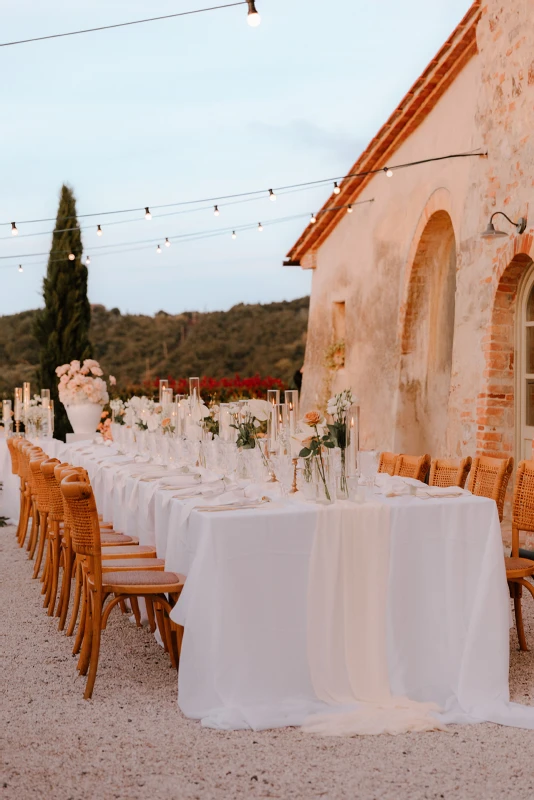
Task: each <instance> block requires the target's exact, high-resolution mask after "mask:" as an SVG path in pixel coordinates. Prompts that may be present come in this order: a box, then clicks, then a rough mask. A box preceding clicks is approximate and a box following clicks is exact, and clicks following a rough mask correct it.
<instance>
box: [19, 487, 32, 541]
mask: <svg viewBox="0 0 534 800" xmlns="http://www.w3.org/2000/svg"><path fill="white" fill-rule="evenodd" d="M21 520H22V521H21V526H20V535H19V537H18V542H19V547H23V546H24V541H25V539H26V535H27V533H28V523H29V521H30V505H29V502H28V498H27V496H26V492H24V500H23V511H22V518H21Z"/></svg>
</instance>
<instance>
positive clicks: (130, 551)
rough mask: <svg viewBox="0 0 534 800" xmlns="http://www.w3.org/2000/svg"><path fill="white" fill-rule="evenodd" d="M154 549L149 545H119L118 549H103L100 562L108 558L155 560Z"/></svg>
mask: <svg viewBox="0 0 534 800" xmlns="http://www.w3.org/2000/svg"><path fill="white" fill-rule="evenodd" d="M155 557H156V548H155V547H152V545H150V544H133V545H119V546H118V547H113V546H111V547H104V548H103V549H102V561H107V559H108V558H128V559H130V560H131V559H132V558H135V559H137V558H155Z"/></svg>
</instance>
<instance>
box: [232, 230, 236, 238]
mask: <svg viewBox="0 0 534 800" xmlns="http://www.w3.org/2000/svg"><path fill="white" fill-rule="evenodd" d="M232 239H237V233H236V232H235V231H232Z"/></svg>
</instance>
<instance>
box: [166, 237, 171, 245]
mask: <svg viewBox="0 0 534 800" xmlns="http://www.w3.org/2000/svg"><path fill="white" fill-rule="evenodd" d="M170 246H171V243H170V242H169V238H168V237H166V238H165V247H170Z"/></svg>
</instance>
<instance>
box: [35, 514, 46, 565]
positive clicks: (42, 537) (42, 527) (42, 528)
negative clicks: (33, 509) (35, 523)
mask: <svg viewBox="0 0 534 800" xmlns="http://www.w3.org/2000/svg"><path fill="white" fill-rule="evenodd" d="M46 516H47V515H46V514H39V547H38V548H37V555H36V557H35V567H34V570H33V577H34V578H37V577H38V575H39V570H40V569H41V562H42V560H43V553H44V549H45V545H46V544H47V539H48V531H47V528H48V526H47V520H46ZM47 552H48V551H47ZM47 575H48V572H47Z"/></svg>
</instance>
